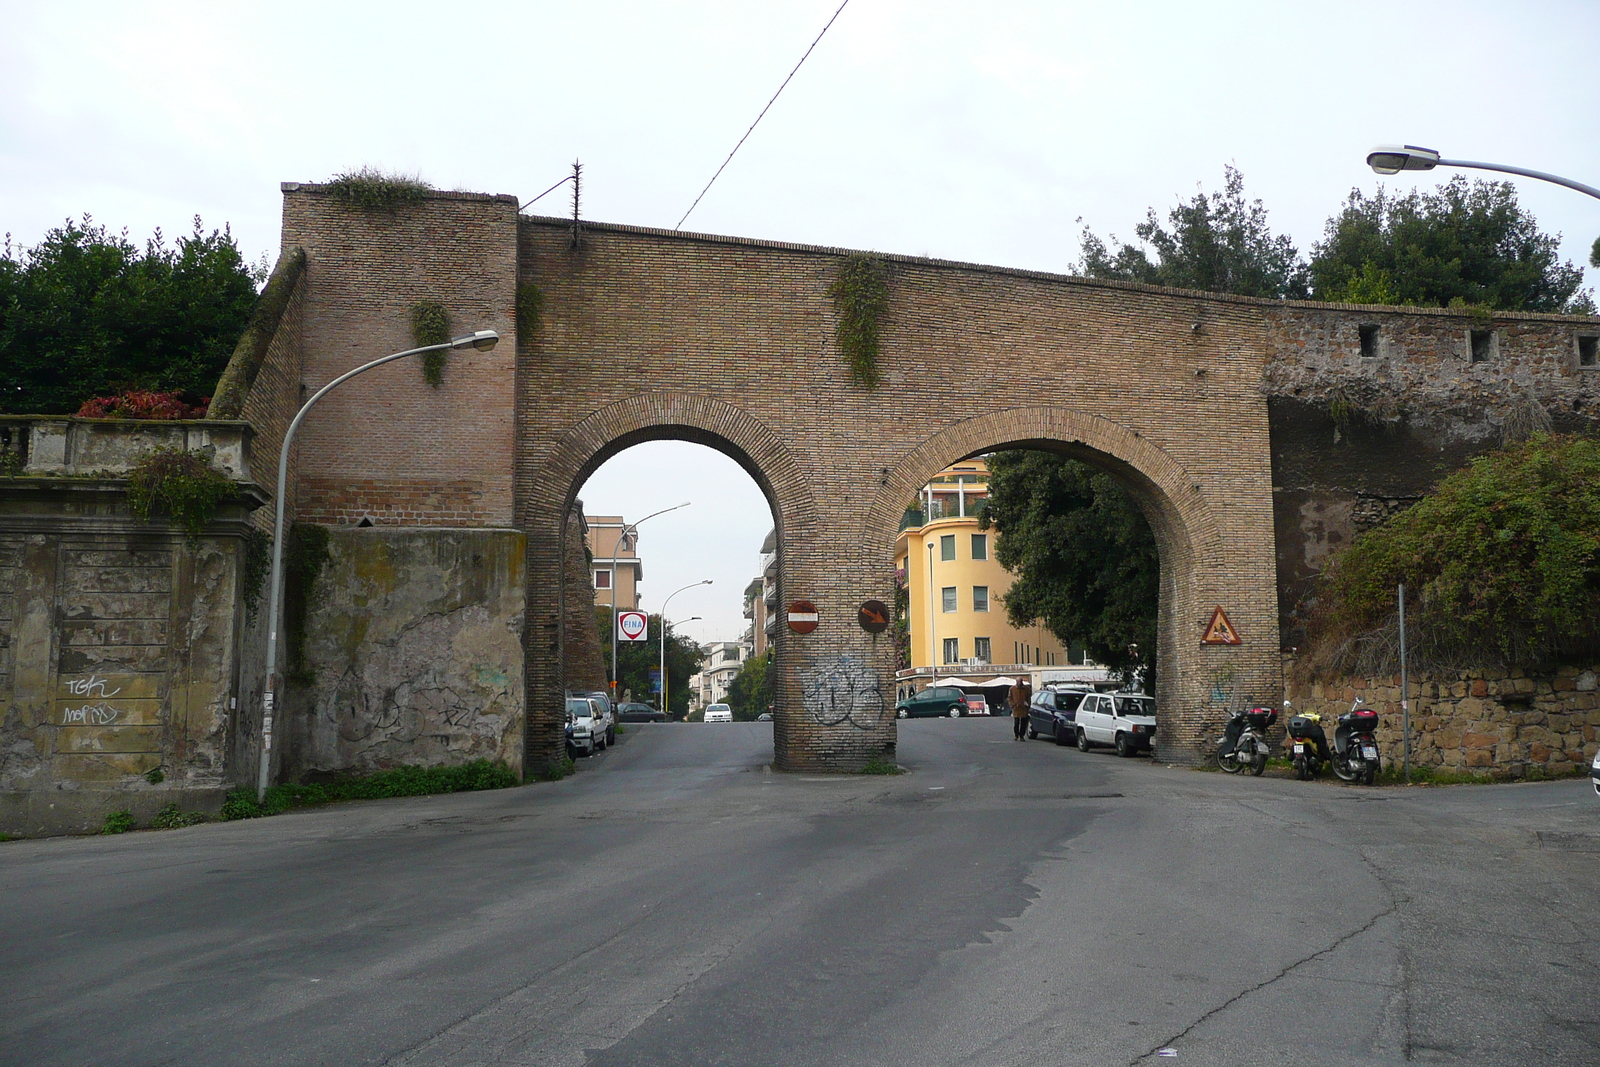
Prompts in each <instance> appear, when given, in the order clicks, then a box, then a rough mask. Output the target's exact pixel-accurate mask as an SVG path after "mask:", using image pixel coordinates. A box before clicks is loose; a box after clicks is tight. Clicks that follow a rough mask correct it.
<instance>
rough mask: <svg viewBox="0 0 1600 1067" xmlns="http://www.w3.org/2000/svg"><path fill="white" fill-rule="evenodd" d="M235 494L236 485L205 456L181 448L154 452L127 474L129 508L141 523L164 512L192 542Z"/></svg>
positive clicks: (152, 450) (147, 454) (197, 538)
mask: <svg viewBox="0 0 1600 1067" xmlns="http://www.w3.org/2000/svg"><path fill="white" fill-rule="evenodd" d="M233 491H234V484H233V482H232V481H230V480H229V479H228V477H227V476H226V475H224V474H223V473H222V472H221V471H219V470H217V469H216V468H214V467H213V466H211V463H210V461H209V460H208V459H207V458H206V455H205V454H204V453H203V452H192V451H188V450H185V449H182V448H155V449H151V450H150V451H149V452H146V453H145V454H144V456H143V457H141V458H140V460H139V462H138V463H137V464H136V465H135V466H134V468H133V470H132V471H130V472H129V474H128V506H129V508H130V509H131V510H132V511H133V513H134V515H135V516H137V517H138V519H139V521H140V522H149V521H150V520H151V517H152V516H154V515H155V514H156V513H158V512H164V513H165V514H166V515H167V516H168V517H169V518H170V519H171V520H172V521H173V522H174V523H176V524H177V525H178V526H179V527H181V528H182V530H183V532H184V534H185V535H186V536H187V537H188V539H189V540H190V542H194V541H198V540H199V539H200V535H201V534H202V533H204V532H205V528H206V524H207V523H209V522H210V521H211V519H212V517H213V516H214V515H216V513H217V506H218V505H219V504H221V503H222V502H223V501H224V500H226V499H227V498H228V496H229V495H230V494H231V493H232V492H233Z"/></svg>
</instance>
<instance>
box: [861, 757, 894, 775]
mask: <svg viewBox="0 0 1600 1067" xmlns="http://www.w3.org/2000/svg"><path fill="white" fill-rule="evenodd" d="M858 773H860V774H904V773H906V770H905V768H904V767H901V766H899V765H898V764H896V763H895V762H894V761H893V760H888V759H884V758H883V757H882V756H873V757H872V758H871V759H869V760H868V761H867V765H866V766H865V767H863V768H861V770H860V771H859V772H858Z"/></svg>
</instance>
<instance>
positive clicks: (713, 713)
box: [706, 704, 733, 722]
mask: <svg viewBox="0 0 1600 1067" xmlns="http://www.w3.org/2000/svg"><path fill="white" fill-rule="evenodd" d="M732 721H733V709H732V708H730V707H729V706H728V705H726V704H707V705H706V722H732Z"/></svg>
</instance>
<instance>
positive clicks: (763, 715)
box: [756, 711, 772, 722]
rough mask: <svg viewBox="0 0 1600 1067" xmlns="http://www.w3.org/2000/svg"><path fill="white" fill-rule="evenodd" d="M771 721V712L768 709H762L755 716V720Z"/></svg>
mask: <svg viewBox="0 0 1600 1067" xmlns="http://www.w3.org/2000/svg"><path fill="white" fill-rule="evenodd" d="M771 721H772V712H770V711H763V712H762V713H761V714H760V715H757V716H756V722H771Z"/></svg>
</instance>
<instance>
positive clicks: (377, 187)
mask: <svg viewBox="0 0 1600 1067" xmlns="http://www.w3.org/2000/svg"><path fill="white" fill-rule="evenodd" d="M324 188H325V189H326V190H327V191H328V193H329V194H330V195H331V196H333V197H334V198H335V199H338V200H340V201H342V202H344V203H346V204H349V205H350V206H351V207H353V208H359V209H360V210H363V211H391V212H392V211H397V210H399V209H400V208H403V207H411V206H412V205H414V204H420V203H422V201H423V199H424V198H426V197H427V195H428V193H429V192H430V191H432V189H433V186H432V185H430V184H428V183H427V182H425V181H423V180H422V179H421V178H420V177H418V176H416V175H412V174H389V173H386V172H384V171H382V170H379V169H378V168H376V167H362V168H361V169H360V170H351V171H345V172H344V173H343V174H340V175H338V176H336V177H335V178H334V179H333V180H332V181H330V182H328V183H327V185H325V186H324Z"/></svg>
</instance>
